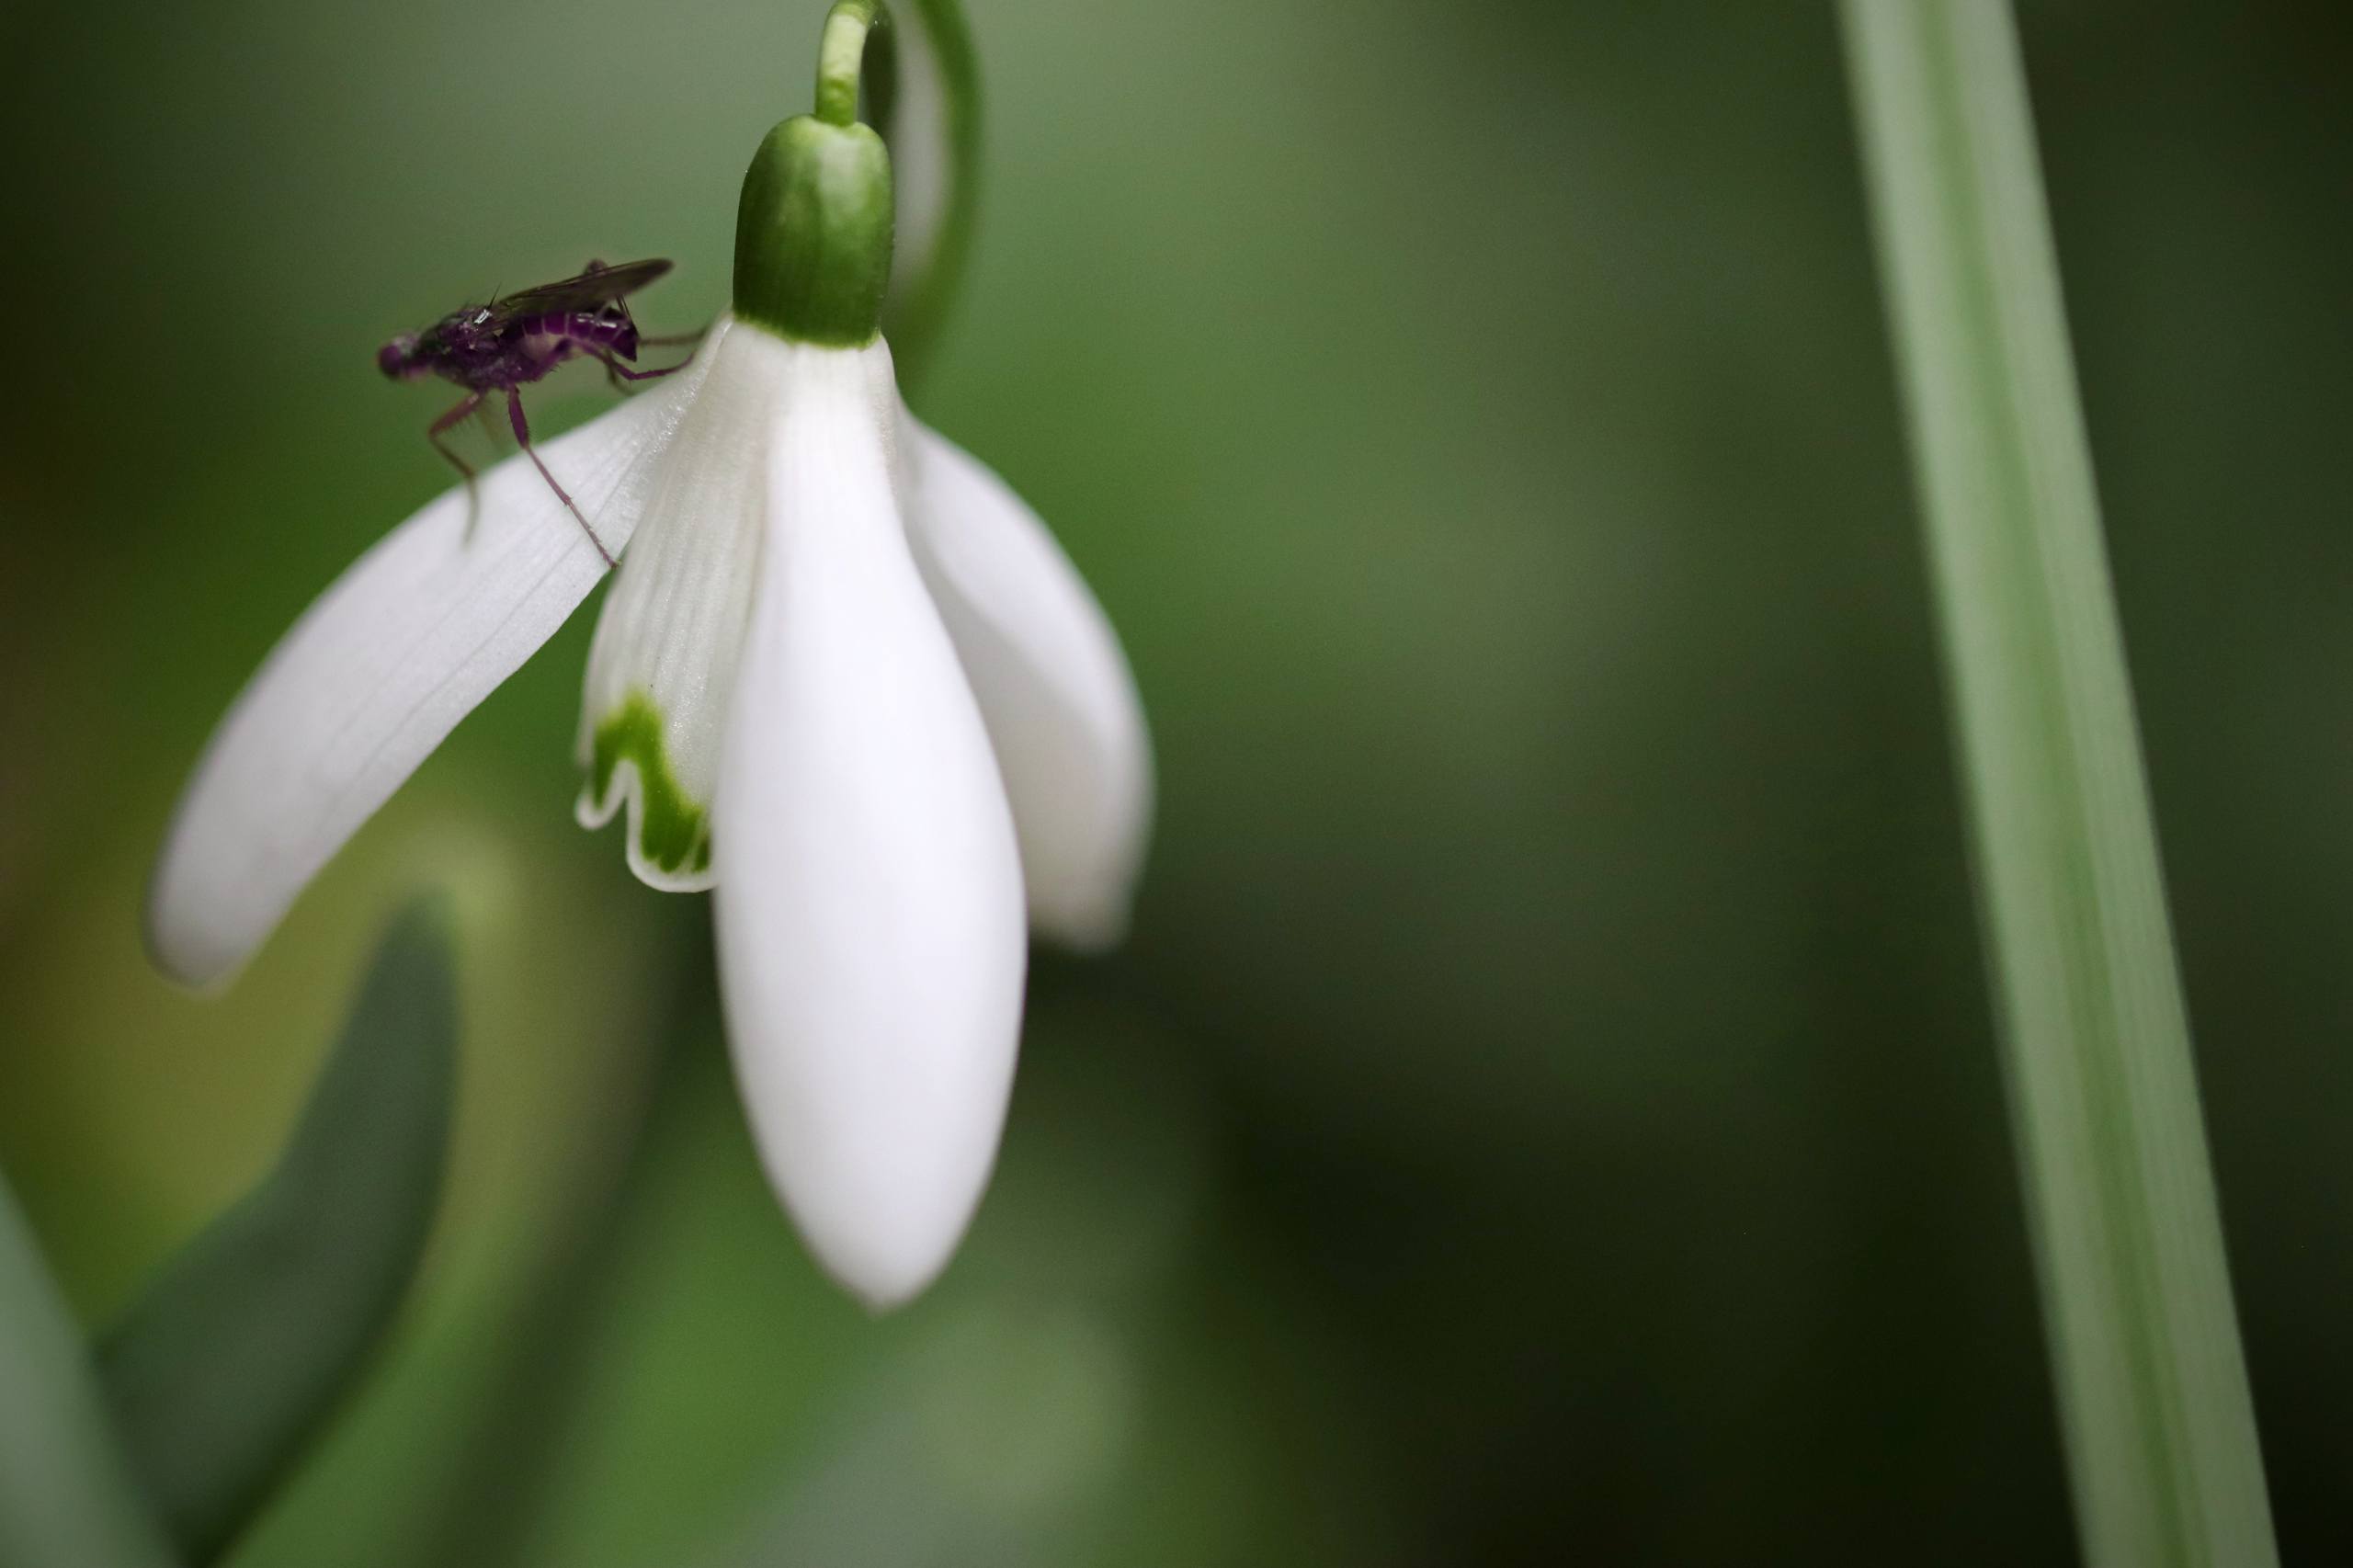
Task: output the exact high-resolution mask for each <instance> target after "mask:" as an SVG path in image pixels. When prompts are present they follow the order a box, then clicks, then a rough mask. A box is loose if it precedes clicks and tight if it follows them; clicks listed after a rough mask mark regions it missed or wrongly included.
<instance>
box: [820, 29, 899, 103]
mask: <svg viewBox="0 0 2353 1568" xmlns="http://www.w3.org/2000/svg"><path fill="white" fill-rule="evenodd" d="M890 16H891V14H890V12H889V11H887V10H885V9H884V8H883V6H882V4H881V0H834V8H833V9H832V10H831V11H829V12H827V13H826V15H825V31H824V36H823V37H822V38H821V39H820V40H818V43H817V108H816V115H817V118H818V119H822V120H824V122H825V123H826V124H828V125H840V126H849V125H855V124H856V123H858V78H859V76H860V75H861V74H863V72H864V69H865V63H866V41H867V38H868V36H869V35H870V34H871V33H873V32H875V31H876V30H878V29H880V28H884V27H887V26H888V25H889V23H890Z"/></svg>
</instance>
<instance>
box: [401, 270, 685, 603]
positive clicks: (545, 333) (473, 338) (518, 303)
mask: <svg viewBox="0 0 2353 1568" xmlns="http://www.w3.org/2000/svg"><path fill="white" fill-rule="evenodd" d="M669 270H670V264H669V263H668V262H666V261H664V260H662V259H661V258H659V257H655V258H654V259H652V260H648V261H632V262H628V263H626V264H624V265H622V266H620V267H607V266H606V265H605V264H604V263H603V262H601V261H592V262H590V263H589V264H588V265H587V266H586V267H584V268H582V269H581V272H580V275H579V276H578V277H576V278H564V279H563V281H561V282H557V283H542V284H541V285H540V286H539V287H538V288H536V289H526V290H523V291H522V292H521V293H519V294H508V295H506V296H504V297H503V298H499V299H494V300H493V301H490V303H488V304H486V305H468V306H466V307H465V308H464V309H462V310H457V311H452V312H449V314H448V315H446V316H443V317H442V318H441V319H440V320H439V321H438V322H435V323H434V324H432V325H431V326H428V327H426V329H425V330H424V331H423V332H417V333H403V334H401V335H400V336H398V337H395V338H393V339H392V341H391V342H390V343H387V344H385V345H384V347H381V348H380V349H378V350H377V351H376V365H377V368H378V369H381V370H382V371H383V372H384V374H386V375H387V376H390V377H391V378H392V379H393V380H394V381H414V380H415V379H416V378H417V377H419V376H423V375H427V374H431V375H437V376H440V377H442V378H443V379H445V380H447V381H455V382H457V383H458V385H460V386H461V387H463V388H465V389H466V395H465V396H464V397H462V398H460V399H459V400H458V405H457V406H456V407H455V408H452V409H450V410H449V412H448V413H447V414H444V415H441V417H440V418H438V419H437V420H435V421H434V422H433V423H432V425H431V426H427V428H426V438H427V439H429V440H430V441H431V442H432V443H433V449H434V450H435V451H437V452H439V453H440V454H441V455H442V456H443V457H445V458H447V459H449V462H450V463H451V465H452V466H454V467H455V468H456V469H457V471H458V472H460V473H461V474H463V475H465V479H466V492H467V494H468V495H469V496H472V494H473V483H474V471H473V469H472V465H470V464H469V463H467V461H466V460H465V459H463V458H461V457H460V456H459V455H458V454H457V453H455V452H453V451H451V450H450V449H449V448H448V447H447V446H445V445H443V443H442V440H441V437H443V436H444V435H445V434H447V433H448V432H449V429H450V428H451V427H452V426H455V425H456V424H457V423H458V422H459V421H460V420H461V419H463V418H465V417H466V415H470V414H472V413H473V412H474V411H475V410H476V409H478V408H480V407H481V406H482V403H483V399H484V398H486V397H488V396H490V394H491V393H493V392H505V393H506V418H507V423H509V424H510V425H512V426H514V428H515V439H516V440H517V442H518V443H520V444H521V446H522V448H523V450H524V451H525V452H527V453H529V456H530V459H531V462H532V464H533V465H534V466H535V467H537V468H538V469H539V471H540V478H542V479H544V480H546V481H547V482H548V488H549V489H551V490H552V491H554V492H555V494H556V498H557V499H558V500H560V501H562V502H563V504H564V506H565V507H566V508H567V509H568V510H569V511H570V512H571V513H572V515H573V516H574V517H575V518H578V519H579V522H580V527H581V529H582V530H583V531H584V532H585V533H586V534H587V536H588V542H589V543H591V544H593V545H595V546H596V547H597V554H599V555H601V556H603V557H604V558H605V564H606V565H608V566H609V565H611V564H612V563H613V557H612V552H611V551H608V550H607V549H606V548H605V541H604V540H600V539H598V538H597V530H596V529H595V528H590V527H589V526H588V519H587V518H586V517H582V516H581V513H580V508H579V507H578V506H575V505H574V503H573V499H572V497H571V496H569V495H566V494H564V493H563V485H561V484H558V483H556V482H555V475H554V474H552V473H550V472H548V465H547V464H545V463H543V462H541V461H540V454H539V453H538V452H536V451H533V450H532V449H531V427H530V426H529V424H527V423H525V421H524V418H523V394H522V390H521V389H522V388H523V386H524V385H525V384H526V383H528V382H530V381H538V380H539V379H540V377H542V376H544V375H546V374H547V373H548V372H549V371H551V370H552V369H555V368H556V367H557V366H558V365H561V364H563V362H564V361H565V360H567V359H572V358H587V359H595V360H597V361H599V362H601V363H602V364H603V365H604V367H605V379H606V380H607V381H610V382H612V384H613V385H614V386H616V387H619V386H620V385H621V384H622V383H623V382H624V381H652V380H654V378H655V377H657V376H666V375H668V374H669V373H670V372H671V371H673V370H676V369H679V368H680V367H679V366H677V365H665V366H663V367H662V368H661V369H657V370H639V369H631V367H630V365H625V364H623V363H622V361H623V360H629V361H631V362H632V363H633V362H634V361H635V360H636V358H637V351H638V348H639V347H641V346H642V345H658V344H672V343H692V342H694V341H696V340H697V339H698V338H699V337H700V336H701V334H700V333H688V334H686V335H682V336H678V337H641V336H639V335H638V331H637V323H636V322H635V321H633V320H631V317H630V313H629V296H630V295H631V294H634V293H636V292H637V291H638V290H640V289H642V288H644V287H645V286H646V285H647V284H649V283H651V282H653V281H654V279H655V278H659V277H661V276H662V275H663V274H664V273H665V272H667V271H669Z"/></svg>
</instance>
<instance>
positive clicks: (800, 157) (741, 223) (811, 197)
mask: <svg viewBox="0 0 2353 1568" xmlns="http://www.w3.org/2000/svg"><path fill="white" fill-rule="evenodd" d="M880 24H881V9H880V7H879V6H877V5H876V4H874V3H873V0H838V3H837V4H836V5H835V6H834V9H833V12H832V14H831V15H830V16H828V17H826V19H825V32H824V40H823V41H822V43H821V44H820V45H819V49H818V60H817V112H816V113H815V114H813V115H795V116H794V117H793V118H792V119H788V120H786V121H785V122H784V123H783V124H781V125H779V126H778V127H777V128H776V129H775V130H773V131H769V132H768V134H767V141H765V142H761V143H760V150H759V152H758V153H755V154H754V155H753V158H752V166H751V168H750V169H749V170H748V171H747V172H746V173H745V176H744V197H743V200H742V202H741V203H740V204H739V205H738V206H737V208H736V212H735V315H736V317H737V319H739V320H742V321H746V322H750V323H752V324H754V325H756V326H760V327H765V328H766V329H767V330H768V331H769V332H772V333H775V334H777V335H779V336H781V337H786V338H790V339H792V340H794V341H796V342H800V343H815V344H822V345H824V346H825V347H835V348H858V347H865V346H866V345H867V344H869V343H871V342H873V341H874V338H875V335H876V334H877V333H878V332H879V331H880V330H881V320H882V295H883V291H884V290H885V289H886V288H887V287H888V286H889V284H890V281H891V241H892V225H891V203H892V188H891V154H890V153H889V152H888V151H887V150H886V149H885V148H884V147H883V144H882V138H881V136H880V135H878V134H876V133H875V131H873V130H872V129H870V127H867V126H864V125H861V124H859V123H858V119H857V108H858V74H859V69H860V65H861V62H862V60H863V57H864V53H865V49H866V42H867V39H868V36H869V34H870V33H871V32H873V31H874V30H875V29H876V28H878V27H879V26H880Z"/></svg>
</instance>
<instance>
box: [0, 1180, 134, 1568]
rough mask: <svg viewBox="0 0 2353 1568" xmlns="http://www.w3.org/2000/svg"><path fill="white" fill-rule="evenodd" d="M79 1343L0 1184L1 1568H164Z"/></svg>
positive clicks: (22, 1220) (19, 1216)
mask: <svg viewBox="0 0 2353 1568" xmlns="http://www.w3.org/2000/svg"><path fill="white" fill-rule="evenodd" d="M171 1561H172V1554H171V1550H170V1548H169V1547H168V1546H166V1545H165V1540H164V1534H163V1531H162V1530H161V1529H160V1528H158V1527H157V1525H156V1522H155V1519H154V1517H153V1515H152V1514H151V1513H150V1512H149V1511H148V1507H147V1503H146V1500H145V1499H144V1498H142V1496H141V1495H140V1494H139V1489H138V1487H137V1486H136V1485H134V1484H133V1483H132V1482H131V1473H130V1471H129V1470H128V1469H127V1468H126V1467H125V1465H124V1462H123V1455H122V1454H121V1452H120V1451H119V1449H117V1447H116V1443H115V1435H114V1433H113V1431H112V1430H111V1429H110V1428H109V1426H108V1421H107V1410H106V1405H105V1403H104V1401H103V1400H102V1399H101V1398H100V1395H99V1392H98V1387H97V1381H96V1380H95V1379H94V1378H92V1376H91V1375H90V1363H89V1357H88V1355H87V1353H86V1351H85V1349H84V1347H83V1344H82V1335H81V1332H80V1330H78V1329H77V1328H76V1327H75V1326H74V1318H73V1315H72V1313H70V1312H68V1311H67V1310H66V1307H65V1303H64V1301H63V1300H61V1299H60V1298H59V1296H58V1294H57V1290H56V1287H55V1286H54V1285H52V1284H51V1281H50V1278H49V1270H48V1269H47V1267H44V1266H43V1265H42V1263H41V1259H40V1248H39V1247H38V1246H36V1245H35V1244H34V1242H33V1235H32V1231H31V1228H30V1227H29V1226H28V1225H27V1224H26V1223H25V1217H24V1215H23V1214H22V1213H21V1212H20V1211H19V1210H17V1199H16V1194H14V1193H13V1192H11V1191H10V1190H9V1189H8V1187H7V1184H6V1183H5V1182H0V1568H49V1565H51V1564H65V1563H72V1564H75V1565H76V1568H164V1565H165V1564H167V1563H169V1562H171Z"/></svg>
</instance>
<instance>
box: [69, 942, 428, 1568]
mask: <svg viewBox="0 0 2353 1568" xmlns="http://www.w3.org/2000/svg"><path fill="white" fill-rule="evenodd" d="M455 989H456V988H455V981H454V978H453V974H452V964H451V956H450V951H449V937H448V931H447V925H446V919H445V916H444V915H442V913H441V912H440V911H439V909H438V906H435V905H431V904H425V905H419V906H416V907H413V908H412V909H410V910H409V911H408V912H407V913H406V914H404V915H402V916H401V918H400V919H399V920H398V921H397V922H396V923H395V924H394V926H393V927H392V931H391V932H390V934H389V935H387V936H386V937H385V939H384V942H383V945H382V946H381V948H380V949H378V950H377V954H376V960H375V965H374V967H373V969H371V970H370V971H369V975H368V979H367V982H366V983H365V985H364V986H363V987H362V988H361V990H360V994H359V1000H358V1005H357V1006H355V1007H354V1008H353V1009H352V1013H351V1017H350V1019H349V1021H348V1022H347V1024H346V1025H345V1026H344V1032H343V1039H342V1040H341V1041H340V1042H338V1044H337V1045H336V1047H335V1054H334V1056H333V1057H332V1058H331V1059H330V1060H329V1062H327V1065H326V1068H325V1070H324V1072H322V1073H321V1074H320V1075H319V1080H318V1084H317V1085H316V1086H315V1087H314V1088H313V1090H312V1094H311V1101H310V1104H309V1105H308V1106H307V1107H306V1108H304V1110H303V1113H302V1118H301V1123H300V1125H299V1126H297V1127H296V1129H295V1131H294V1135H293V1137H292V1139H291V1140H290V1142H288V1144H287V1146H286V1150H285V1153H283V1154H282V1155H280V1156H279V1159H278V1167H277V1169H275V1170H274V1171H272V1172H271V1173H270V1175H269V1176H267V1178H266V1179H265V1180H264V1181H263V1182H262V1183H261V1185H260V1186H259V1187H256V1188H255V1189H254V1190H253V1191H252V1192H251V1193H249V1194H247V1195H246V1197H245V1198H244V1199H243V1200H242V1201H240V1202H239V1203H237V1204H236V1205H235V1206H234V1207H233V1208H232V1209H230V1210H228V1211H227V1212H226V1213H224V1214H223V1215H222V1216H221V1218H220V1219H219V1220H217V1221H214V1222H213V1224H212V1225H211V1226H210V1228H209V1229H208V1230H207V1231H205V1233H203V1234H202V1235H200V1236H199V1237H198V1238H197V1239H196V1240H195V1241H194V1242H193V1243H191V1244H189V1246H188V1248H187V1250H186V1251H184V1252H182V1253H181V1254H180V1255H179V1256H177V1257H176V1258H174V1259H172V1260H171V1261H170V1262H169V1263H168V1264H166V1265H165V1268H164V1270H163V1272H162V1274H161V1275H160V1276H159V1277H158V1278H156V1279H155V1281H154V1282H153V1285H151V1286H150V1287H149V1288H148V1290H147V1292H146V1294H145V1295H144V1296H143V1297H142V1298H141V1299H140V1300H139V1301H137V1302H136V1303H135V1304H134V1305H133V1306H132V1307H131V1311H130V1312H128V1313H127V1314H126V1315H125V1316H124V1318H123V1319H122V1321H121V1322H120V1323H119V1324H117V1326H116V1327H115V1329H114V1331H113V1333H112V1334H111V1335H109V1336H108V1339H107V1342H106V1344H105V1346H104V1348H103V1351H102V1354H101V1365H102V1369H103V1373H104V1377H105V1381H106V1387H107V1392H108V1395H109V1396H110V1397H111V1399H112V1401H113V1403H114V1406H115V1410H116V1415H117V1419H118V1422H119V1425H120V1427H121V1429H122V1433H123V1437H124V1439H125V1441H126V1443H127V1444H128V1446H129V1448H130V1450H131V1456H132V1459H133V1461H134V1465H135V1468H136V1469H137V1471H139V1473H140V1475H141V1477H142V1480H143V1481H144V1482H145V1483H146V1484H147V1488H148V1490H149V1493H150V1494H151V1495H153V1498H154V1499H155V1501H156V1503H157V1505H158V1506H160V1507H161V1508H162V1510H163V1512H164V1515H165V1519H166V1521H167V1522H168V1524H169V1526H170V1528H171V1531H172V1534H173V1535H174V1537H175V1538H176V1540H178V1542H179V1543H180V1546H181V1548H182V1550H183V1551H187V1552H188V1554H189V1555H190V1556H192V1557H195V1558H197V1559H199V1560H207V1559H210V1558H212V1557H214V1556H216V1555H217V1554H218V1553H219V1552H220V1551H221V1550H222V1548H223V1547H224V1546H226V1545H227V1544H228V1543H229V1541H230V1540H233V1538H234V1537H235V1535H236V1534H237V1532H238V1531H239V1530H240V1529H241V1528H244V1525H245V1523H246V1521H247V1520H248V1519H250V1518H251V1517H252V1516H253V1515H254V1513H255V1512H256V1510H257V1509H258V1508H259V1507H260V1506H261V1505H262V1503H263V1502H264V1501H265V1500H266V1499H267V1496H268V1495H269V1494H270V1492H271V1491H272V1489H273V1488H274V1487H275V1486H276V1484H277V1483H278V1480H279V1478H280V1477H281V1476H282V1475H283V1474H284V1473H285V1472H286V1471H287V1470H288V1469H289V1468H290V1466H291V1465H292V1464H293V1462H294V1461H295V1460H296V1459H297V1458H298V1457H299V1456H300V1455H301V1451H302V1449H303V1448H304V1446H305V1445H306V1444H307V1443H308V1442H309V1440H310V1439H311V1437H313V1435H314V1434H315V1433H316V1432H317V1431H318V1430H319V1428H320V1426H322V1424H323V1423H324V1420H325V1418H326V1417H327V1416H328V1415H329V1414H330V1413H331V1412H332V1411H333V1410H334V1408H335V1403H336V1402H337V1401H338V1400H339V1399H340V1398H341V1397H342V1396H343V1395H344V1393H345V1392H347V1390H348V1389H349V1388H350V1387H351V1386H352V1384H353V1382H354V1381H356V1379H357V1377H358V1373H359V1372H360V1370H361V1369H362V1367H363V1365H364V1364H365V1362H366V1360H367V1358H368V1355H369V1351H370V1350H371V1348H372V1347H373V1346H375V1344H376V1342H377V1341H378V1339H379V1338H380V1337H381V1335H382V1333H383V1330H384V1327H385V1325H386V1324H388V1323H389V1322H390V1320H391V1319H392V1313H393V1312H394V1310H395V1309H396V1308H397V1307H398V1306H399V1304H400V1301H401V1298H402V1295H403V1293H404V1291H405V1290H406V1289H407V1286H408V1282H409V1278H410V1277H411V1276H412V1275H413V1274H414V1273H415V1268H416V1263H417V1258H418V1256H419V1254H420V1253H421V1252H422V1251H423V1250H424V1246H425V1240H426V1233H428V1231H429V1230H430V1229H431V1225H432V1220H433V1213H434V1209H435V1206H436V1202H437V1199H438V1196H439V1192H440V1186H441V1174H442V1166H443V1164H444V1154H445V1152H446V1150H447V1148H448V1144H449V1109H450V1100H451V1097H452V1092H453V1078H454V1073H455V1056H456V1049H455V1047H456V1036H457V1004H456V994H455Z"/></svg>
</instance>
